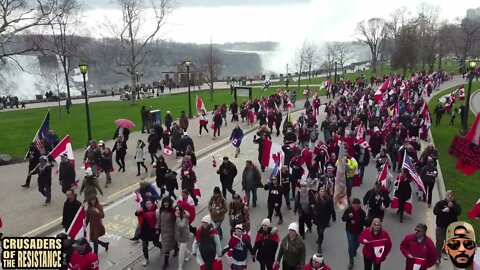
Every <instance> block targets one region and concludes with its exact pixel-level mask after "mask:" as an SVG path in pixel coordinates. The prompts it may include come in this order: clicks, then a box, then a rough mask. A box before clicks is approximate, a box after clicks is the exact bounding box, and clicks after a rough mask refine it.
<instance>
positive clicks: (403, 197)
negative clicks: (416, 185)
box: [394, 168, 412, 223]
mask: <svg viewBox="0 0 480 270" xmlns="http://www.w3.org/2000/svg"><path fill="white" fill-rule="evenodd" d="M397 179H398V181H397V182H396V183H395V184H396V185H398V186H397V189H396V191H395V194H394V196H395V197H397V199H398V211H397V215H399V216H400V223H402V222H403V212H404V211H405V203H406V202H407V201H408V200H410V198H411V197H412V187H411V186H410V182H411V181H412V180H411V178H410V174H409V173H408V170H407V169H405V168H404V169H403V170H402V173H401V174H399V175H398V176H397Z"/></svg>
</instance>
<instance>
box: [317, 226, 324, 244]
mask: <svg viewBox="0 0 480 270" xmlns="http://www.w3.org/2000/svg"><path fill="white" fill-rule="evenodd" d="M324 231H325V227H323V226H318V225H317V234H318V247H319V249H320V248H321V247H322V244H323V232H324Z"/></svg>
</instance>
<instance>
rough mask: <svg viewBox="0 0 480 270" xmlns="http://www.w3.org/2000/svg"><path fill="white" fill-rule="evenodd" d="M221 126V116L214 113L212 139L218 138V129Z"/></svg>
mask: <svg viewBox="0 0 480 270" xmlns="http://www.w3.org/2000/svg"><path fill="white" fill-rule="evenodd" d="M222 124H223V118H222V114H221V113H220V112H215V115H214V116H213V125H214V128H213V139H215V137H216V136H219V137H220V128H221V127H222ZM217 134H218V135H217Z"/></svg>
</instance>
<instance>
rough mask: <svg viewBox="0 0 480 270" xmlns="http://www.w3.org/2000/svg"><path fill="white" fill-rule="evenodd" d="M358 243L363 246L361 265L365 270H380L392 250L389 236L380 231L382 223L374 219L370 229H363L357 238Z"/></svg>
mask: <svg viewBox="0 0 480 270" xmlns="http://www.w3.org/2000/svg"><path fill="white" fill-rule="evenodd" d="M358 241H359V242H360V243H362V244H363V249H362V253H363V263H364V267H365V268H364V269H365V270H371V269H372V266H373V269H374V270H380V267H381V265H382V262H383V261H385V259H386V258H387V256H388V254H389V253H390V250H392V240H391V239H390V235H388V233H387V232H386V231H385V230H383V229H382V221H381V220H380V219H379V218H375V219H373V221H372V226H371V227H370V228H365V229H364V230H363V232H362V233H361V234H360V236H359V237H358Z"/></svg>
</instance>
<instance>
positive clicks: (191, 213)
mask: <svg viewBox="0 0 480 270" xmlns="http://www.w3.org/2000/svg"><path fill="white" fill-rule="evenodd" d="M177 205H180V206H181V207H183V209H185V211H186V212H188V222H190V224H192V222H193V221H194V220H195V216H196V215H197V212H196V209H195V202H194V201H193V198H192V197H191V196H188V198H187V199H186V200H184V199H183V198H181V197H180V199H179V200H178V201H177Z"/></svg>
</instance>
